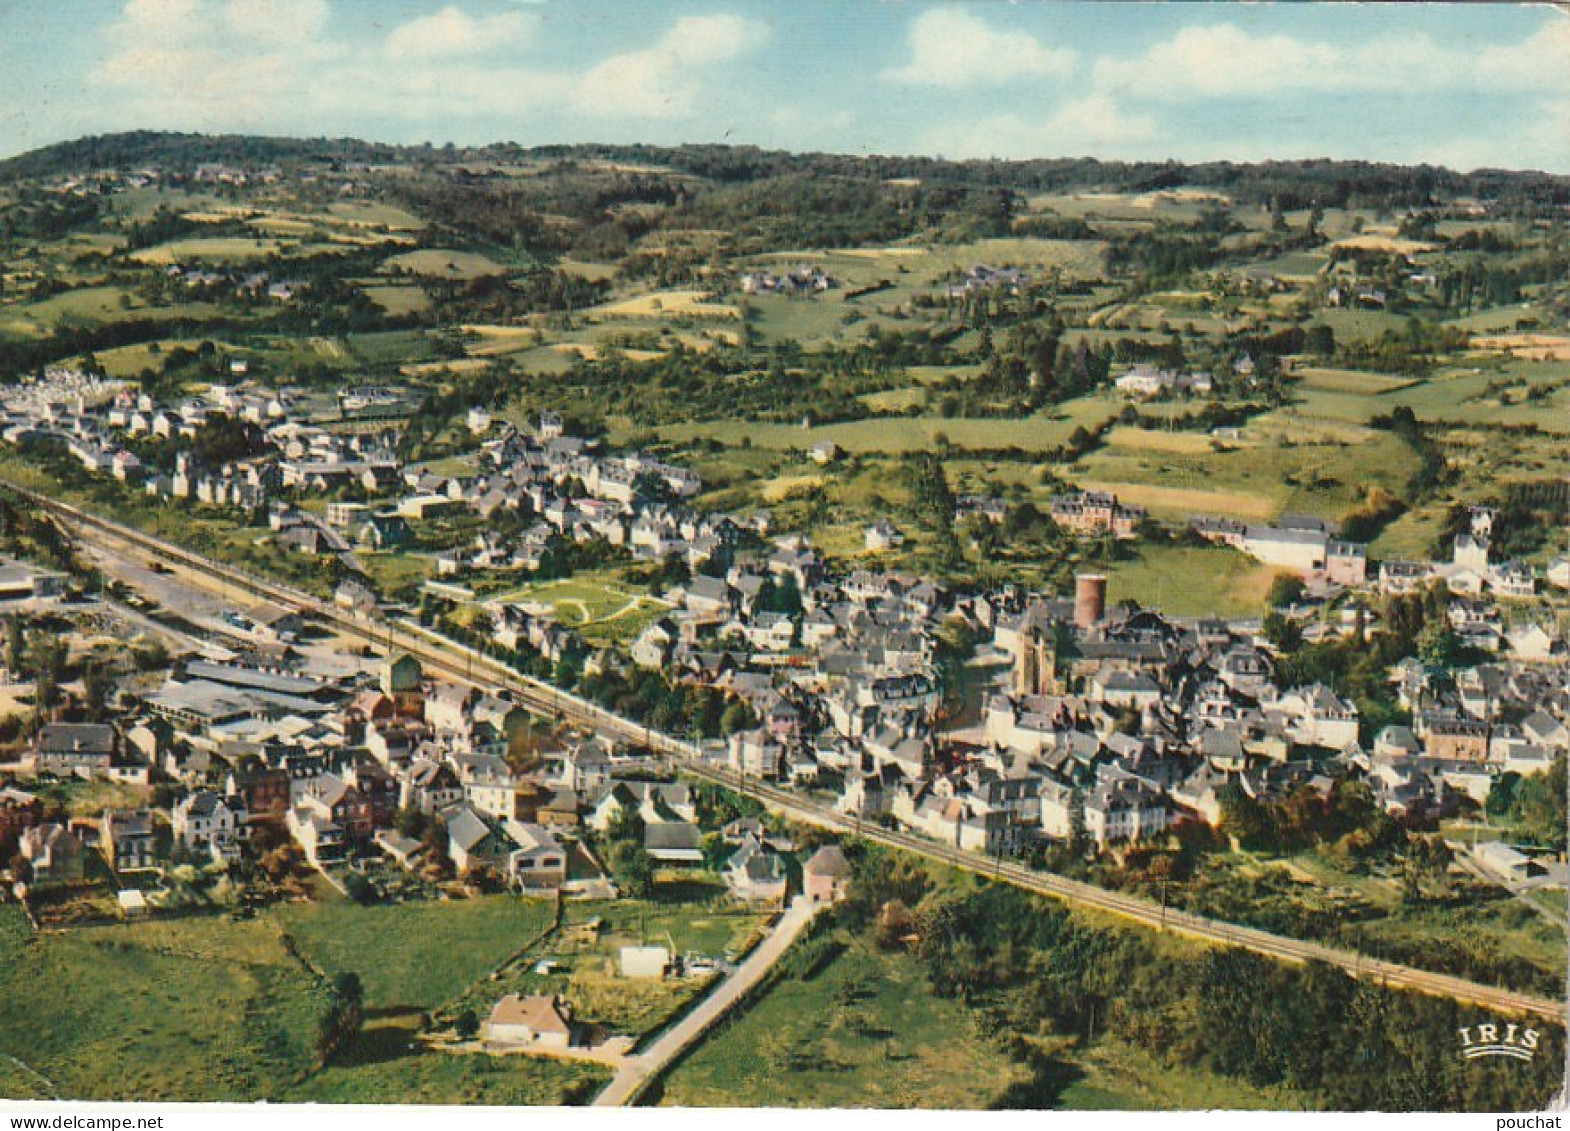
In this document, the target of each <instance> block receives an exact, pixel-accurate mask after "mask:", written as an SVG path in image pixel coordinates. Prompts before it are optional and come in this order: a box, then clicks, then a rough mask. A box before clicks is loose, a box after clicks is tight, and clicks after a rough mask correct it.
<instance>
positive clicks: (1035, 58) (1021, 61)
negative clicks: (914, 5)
mask: <svg viewBox="0 0 1570 1131" xmlns="http://www.w3.org/2000/svg"><path fill="white" fill-rule="evenodd" d="M906 40H907V42H908V44H909V46H910V59H909V61H908V62H906V63H905V64H904V65H903V66H900V67H895V68H892V69H890V70H887V71H884V72H883V78H885V79H887V80H888V81H890V82H899V83H909V84H913V85H928V86H938V87H947V88H959V87H967V86H1000V85H1003V84H1005V83H1011V82H1016V81H1018V80H1020V79H1025V78H1042V77H1050V76H1058V75H1066V74H1068V73H1070V72H1071V71H1072V70H1073V69H1074V66H1075V62H1076V56H1075V54H1074V52H1073V51H1070V50H1068V49H1067V48H1053V47H1047V46H1046V45H1044V44H1043V43H1042V42H1041V41H1040V40H1039V39H1037V38H1036V37H1035V36H1033V35H1031V34H1029V33H1028V32H1023V31H999V30H997V29H995V28H993V27H992V26H990V25H989V24H987V23H986V22H985V21H983V20H980V19H978V18H977V17H975V16H974V15H972V14H971V13H970V12H968V11H965V10H963V9H960V8H938V9H936V10H934V11H930V12H924V13H922V14H921V15H920V16H918V17H917V18H916V19H915V20H914V21H912V22H911V25H910V32H909V34H908V35H907V37H906Z"/></svg>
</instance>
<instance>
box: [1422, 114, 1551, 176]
mask: <svg viewBox="0 0 1570 1131" xmlns="http://www.w3.org/2000/svg"><path fill="white" fill-rule="evenodd" d="M1424 160H1427V161H1432V162H1434V163H1436V164H1440V165H1446V166H1449V167H1450V168H1452V169H1459V170H1461V171H1463V172H1466V171H1470V170H1473V169H1482V168H1495V169H1500V168H1503V169H1542V170H1544V171H1546V172H1550V173H1566V172H1570V99H1564V100H1560V101H1546V102H1539V103H1538V104H1537V105H1536V106H1535V107H1534V109H1533V112H1532V113H1531V114H1529V115H1524V116H1523V118H1522V120H1521V123H1520V125H1519V126H1517V127H1512V128H1511V129H1510V130H1508V131H1498V132H1495V133H1492V134H1488V135H1474V136H1471V137H1459V138H1454V139H1452V140H1450V141H1448V142H1444V143H1441V144H1440V145H1438V146H1435V147H1432V148H1431V150H1430V151H1429V152H1428V153H1425V154H1424Z"/></svg>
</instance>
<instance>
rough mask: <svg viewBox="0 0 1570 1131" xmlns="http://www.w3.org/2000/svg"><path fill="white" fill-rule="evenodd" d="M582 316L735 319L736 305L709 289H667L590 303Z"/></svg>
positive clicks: (738, 313) (738, 315)
mask: <svg viewBox="0 0 1570 1131" xmlns="http://www.w3.org/2000/svg"><path fill="white" fill-rule="evenodd" d="M584 315H585V317H590V318H592V317H594V316H596V315H602V316H609V317H612V318H724V319H732V320H734V319H739V318H740V317H741V310H740V308H738V307H736V306H733V305H731V304H730V303H723V302H715V301H713V295H712V293H711V292H709V291H693V290H669V291H655V292H654V293H652V294H646V295H637V296H635V297H633V298H626V299H621V300H620V301H617V302H608V303H604V304H602V305H600V306H591V307H589V309H587V310H585V311H584Z"/></svg>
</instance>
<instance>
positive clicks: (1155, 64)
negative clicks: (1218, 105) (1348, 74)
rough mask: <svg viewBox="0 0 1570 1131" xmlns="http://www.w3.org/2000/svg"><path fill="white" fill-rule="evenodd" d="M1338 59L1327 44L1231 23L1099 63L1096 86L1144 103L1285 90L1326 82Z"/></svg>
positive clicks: (1191, 29)
mask: <svg viewBox="0 0 1570 1131" xmlns="http://www.w3.org/2000/svg"><path fill="white" fill-rule="evenodd" d="M1338 54H1339V49H1338V48H1336V47H1334V46H1331V45H1329V44H1319V43H1304V42H1302V41H1301V40H1297V39H1293V38H1292V37H1291V36H1286V35H1269V36H1255V35H1251V34H1249V33H1248V32H1245V31H1243V30H1242V29H1240V28H1237V27H1234V26H1232V25H1231V24H1217V25H1215V26H1212V27H1187V28H1183V29H1182V30H1181V31H1179V32H1178V33H1177V34H1176V35H1175V36H1173V37H1172V38H1171V39H1169V40H1166V41H1165V42H1162V43H1158V44H1156V45H1155V46H1154V47H1152V48H1150V49H1149V50H1148V51H1146V52H1145V53H1144V54H1143V55H1140V56H1137V57H1135V58H1130V59H1115V58H1103V59H1100V60H1098V61H1097V63H1096V66H1095V82H1096V86H1097V87H1098V88H1099V89H1102V90H1116V91H1122V92H1127V93H1131V94H1137V95H1141V96H1144V97H1148V98H1160V97H1167V96H1191V95H1199V96H1216V95H1232V94H1241V93H1257V92H1260V91H1264V90H1284V89H1290V88H1292V87H1299V86H1307V85H1310V84H1312V83H1314V82H1316V81H1318V82H1323V81H1325V79H1326V77H1327V74H1328V72H1330V71H1331V70H1332V69H1333V68H1334V67H1336V66H1337V57H1338Z"/></svg>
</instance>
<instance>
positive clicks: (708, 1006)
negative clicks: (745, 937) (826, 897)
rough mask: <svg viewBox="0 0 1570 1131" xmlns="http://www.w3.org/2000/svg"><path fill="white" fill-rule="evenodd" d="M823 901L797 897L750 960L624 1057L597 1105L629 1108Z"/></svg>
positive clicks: (803, 926)
mask: <svg viewBox="0 0 1570 1131" xmlns="http://www.w3.org/2000/svg"><path fill="white" fill-rule="evenodd" d="M821 906H822V905H821V904H817V903H814V902H812V900H810V899H807V898H806V897H805V896H797V897H796V899H795V900H794V901H793V902H792V903H791V905H790V907H789V908H787V909H786V911H785V914H784V915H782V916H780V920H779V922H778V923H776V924H775V925H774V930H772V931H770V932H769V937H768V938H766V939H764V940H763V941H762V942H760V943H759V944H758V945H757V947H756V948H754V950H753V952H752V953H751V954H749V955H748V956H747V958H746V960H745V961H744V962H742V964H741V965H740V966H738V967H736V969H735V970H733V971H731V973H730V974H729V975H728V976H727V977H726V978H725V980H724V981H722V982H721V983H720V984H719V985H718V986H716V987H715V988H714V990H713V991H712V992H711V993H710V994H709V995H708V996H707V997H705V998H704V999H703V1000H702V1001H701V1002H699V1003H698V1005H697V1006H696V1007H695V1008H694V1009H693V1010H692V1012H691V1013H689V1014H687V1015H686V1016H685V1017H683V1018H682V1019H681V1020H680V1021H678V1022H676V1024H675V1025H674V1026H672V1027H671V1028H670V1029H669V1030H668V1031H667V1032H666V1033H665V1035H664V1036H662V1037H661V1038H660V1039H659V1040H657V1041H655V1042H654V1044H652V1045H650V1046H649V1050H648V1051H647V1052H644V1053H639V1054H638V1055H637V1056H629V1057H627V1058H626V1059H625V1060H624V1061H623V1062H622V1066H621V1068H620V1069H619V1070H618V1071H617V1073H616V1075H615V1076H614V1077H613V1078H612V1079H611V1082H610V1083H609V1084H607V1085H606V1086H605V1090H604V1091H603V1092H601V1093H600V1094H599V1095H598V1096H596V1097H595V1100H594V1106H595V1107H625V1106H627V1105H628V1104H629V1103H631V1102H633V1101H634V1100H636V1099H637V1098H638V1093H639V1092H641V1091H642V1090H643V1087H644V1085H646V1084H647V1083H648V1082H649V1081H650V1080H653V1079H656V1078H658V1076H659V1075H660V1073H662V1072H664V1071H665V1069H666V1068H667V1067H669V1066H670V1064H671V1062H672V1061H673V1060H675V1059H676V1058H677V1057H678V1056H680V1055H681V1053H682V1052H683V1051H684V1050H685V1049H686V1048H687V1047H688V1046H690V1045H691V1044H692V1043H693V1042H694V1041H696V1040H697V1039H698V1038H699V1037H701V1036H702V1035H703V1034H704V1033H706V1032H707V1031H708V1029H709V1026H711V1025H713V1024H714V1023H715V1022H716V1021H718V1020H719V1019H720V1018H721V1017H723V1016H724V1015H725V1013H726V1012H727V1011H728V1010H729V1009H730V1007H731V1006H733V1005H735V1004H736V1002H738V1001H739V1000H741V997H742V995H743V994H745V993H746V992H747V991H748V990H750V989H752V987H754V986H756V985H757V984H758V982H759V981H761V980H762V978H763V976H764V975H765V974H767V973H768V972H769V969H770V968H771V967H772V966H773V965H774V964H775V963H776V962H778V961H779V960H780V956H781V955H783V954H784V953H785V952H786V951H787V950H789V949H790V944H791V943H793V942H795V941H796V938H797V936H798V935H800V934H801V932H802V931H803V930H805V929H806V926H807V924H808V923H810V922H812V917H813V916H814V915H815V914H817V912H818V911H819V910H820V908H821Z"/></svg>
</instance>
